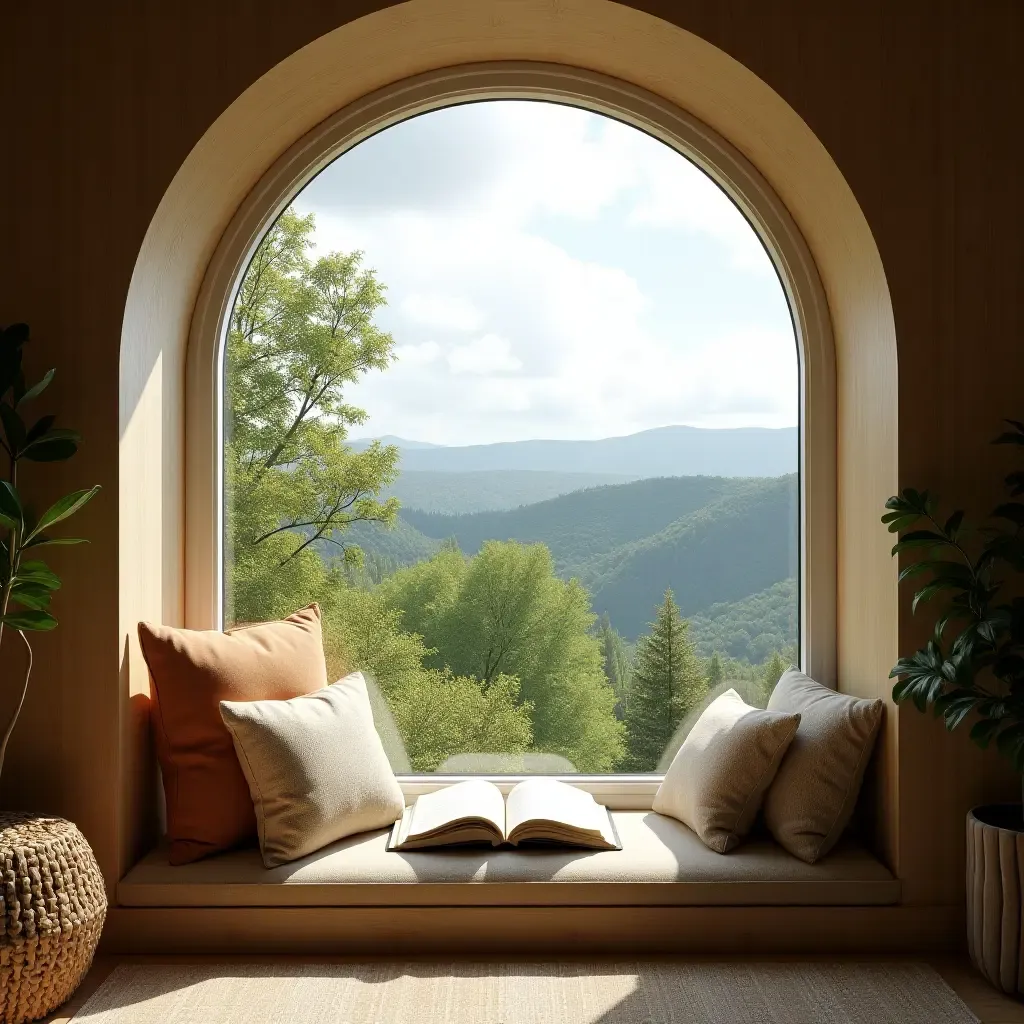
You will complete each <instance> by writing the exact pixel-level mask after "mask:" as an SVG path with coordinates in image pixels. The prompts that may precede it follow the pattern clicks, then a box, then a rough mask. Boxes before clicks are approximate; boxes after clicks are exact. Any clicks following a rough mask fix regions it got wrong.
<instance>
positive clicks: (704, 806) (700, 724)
mask: <svg viewBox="0 0 1024 1024" xmlns="http://www.w3.org/2000/svg"><path fill="white" fill-rule="evenodd" d="M799 723H800V716H799V714H779V713H777V712H774V711H762V710H761V709H760V708H754V707H751V706H750V705H749V704H746V703H744V701H743V699H742V698H741V697H740V695H739V694H738V693H737V692H736V691H735V690H726V691H725V693H723V694H722V695H721V696H720V697H716V698H715V699H714V700H713V701H712V702H711V703H710V704H709V705H708V706H707V707H706V708H705V709H704V713H703V714H702V715H701V716H700V718H698V719H697V722H696V724H695V725H694V727H693V728H692V729H691V730H690V733H689V735H688V736H687V737H686V739H685V740H683V744H682V746H681V747H680V748H679V750H678V752H677V753H676V756H675V757H674V758H673V760H672V763H671V764H670V765H669V768H668V771H667V772H666V773H665V778H664V781H663V782H662V783H661V785H660V786H659V787H658V792H657V793H656V794H655V796H654V803H653V805H652V806H653V808H654V810H656V811H657V812H658V813H659V814H667V815H669V816H671V817H673V818H677V819H678V820H679V821H681V822H682V823H683V824H684V825H689V826H690V828H692V829H693V831H694V832H696V833H697V835H698V836H699V837H700V839H701V840H702V841H703V843H704V845H705V846H707V847H708V849H710V850H714V851H715V852H717V853H728V852H729V851H730V850H731V849H733V848H734V847H736V846H737V845H739V843H740V842H741V841H742V840H743V838H744V837H745V836H746V835H747V833H748V832H749V831H750V829H751V826H752V825H753V824H754V818H756V817H757V812H758V810H759V809H760V807H761V799H762V797H763V796H764V792H765V790H766V789H767V788H768V785H769V784H770V783H771V781H772V779H773V778H774V777H775V771H776V769H777V768H778V766H779V762H780V761H781V760H782V756H783V754H785V752H786V748H787V747H788V746H789V744H790V742H791V741H792V739H793V736H794V735H795V733H796V729H797V725H799Z"/></svg>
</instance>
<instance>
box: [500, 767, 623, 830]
mask: <svg viewBox="0 0 1024 1024" xmlns="http://www.w3.org/2000/svg"><path fill="white" fill-rule="evenodd" d="M538 820H539V821H552V822H555V823H558V824H565V825H568V826H570V828H572V829H575V830H579V831H581V832H587V833H590V834H592V835H598V836H603V835H604V834H605V832H606V831H607V829H608V811H607V809H606V808H604V807H602V806H601V805H600V804H599V803H597V801H596V800H595V799H594V798H593V797H592V796H591V795H590V794H589V793H584V792H583V790H582V789H577V788H576V787H575V786H570V785H567V784H566V783H564V782H558V781H557V780H555V779H527V780H526V781H525V782H520V783H519V785H518V786H515V787H514V788H513V789H512V792H511V793H509V795H508V801H507V804H506V808H505V822H506V824H505V835H506V836H509V835H511V833H512V831H513V830H514V829H516V828H518V827H519V826H521V825H524V824H526V823H527V822H529V821H538ZM559 831H561V830H559Z"/></svg>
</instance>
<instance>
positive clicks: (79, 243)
mask: <svg viewBox="0 0 1024 1024" xmlns="http://www.w3.org/2000/svg"><path fill="white" fill-rule="evenodd" d="M483 2H485V0H481V3H483ZM489 2H493V5H494V8H495V17H500V11H501V6H502V0H489ZM384 6H387V5H385V4H383V3H380V2H379V0H378V2H376V3H375V2H373V0H364V2H346V0H334V2H331V0H323V2H321V3H317V4H284V3H281V2H280V0H218V2H216V3H210V2H207V0H179V2H177V3H174V4H161V3H138V2H135V0H132V2H127V0H126V2H118V0H103V2H100V3H95V4H80V3H74V2H72V0H64V2H57V3H50V4H42V3H36V4H28V3H12V4H8V5H4V6H3V8H2V11H0V36H2V37H3V38H5V39H7V40H10V41H12V42H13V45H12V46H9V47H7V48H6V52H5V75H4V84H3V86H2V90H3V91H2V93H0V124H2V125H3V126H4V151H5V152H4V157H3V159H0V232H2V234H0V323H5V322H9V321H12V320H27V321H29V322H30V323H31V324H32V327H33V332H34V336H35V342H34V346H33V348H34V351H33V353H32V356H31V360H30V362H31V364H32V365H33V366H34V367H37V368H39V369H40V370H41V369H45V368H46V367H47V366H49V365H51V364H56V365H57V366H58V369H59V372H58V378H57V382H56V383H55V385H54V387H53V391H52V399H53V402H54V407H55V408H56V409H57V410H58V411H59V412H60V416H61V420H62V421H63V422H64V423H65V424H66V425H74V426H78V427H80V428H81V429H82V430H83V433H84V435H85V443H84V445H83V449H82V453H81V455H80V456H79V457H78V458H77V459H76V460H74V461H73V462H71V463H69V464H66V465H62V466H60V467H58V468H56V469H54V470H53V471H50V472H43V471H42V470H38V469H37V470H36V471H35V472H34V473H33V474H32V476H31V477H30V478H29V484H28V485H29V486H33V484H32V480H33V478H36V477H37V478H38V479H39V495H40V500H41V501H42V500H45V499H46V498H47V497H50V496H52V495H53V494H55V493H56V492H57V490H58V489H60V488H70V487H72V486H83V485H86V484H90V483H93V482H99V483H102V484H103V485H104V489H105V490H104V493H103V495H102V496H101V498H100V499H98V500H97V501H95V502H94V503H93V504H92V505H91V506H90V507H89V508H88V509H87V510H86V511H85V512H84V513H83V514H82V516H81V520H80V523H79V528H80V530H81V531H82V532H83V533H84V534H85V535H86V536H89V537H90V538H92V541H93V543H92V544H91V545H90V546H89V547H88V548H78V549H71V550H69V551H68V552H67V553H64V552H61V551H60V550H59V549H55V551H57V552H58V553H57V554H55V555H54V556H53V564H54V566H55V567H56V568H58V569H59V570H61V571H66V575H65V588H64V590H63V591H62V592H61V594H60V596H59V598H58V602H57V614H58V617H60V618H61V620H62V621H61V626H60V629H59V631H58V632H57V633H56V634H54V635H52V636H48V637H42V638H40V640H39V642H38V645H37V652H38V658H37V667H36V681H35V686H34V688H33V690H32V693H31V695H30V698H29V701H28V704H27V706H26V711H25V715H24V718H23V720H22V723H21V726H20V728H19V730H18V732H17V733H16V737H15V741H14V744H13V750H12V753H11V755H10V762H9V767H8V769H7V771H6V772H5V776H4V778H3V780H2V784H0V806H19V807H28V808H45V809H49V810H52V811H54V812H57V813H63V814H66V815H68V816H70V817H73V818H74V819H75V820H77V821H78V822H79V823H80V825H81V826H82V828H83V829H84V831H85V833H86V835H87V836H88V838H89V839H90V841H91V842H92V843H93V845H94V847H95V848H96V850H97V853H98V855H99V857H100V859H101V863H102V864H103V866H104V868H105V870H106V872H107V874H108V877H111V876H113V875H114V874H116V873H117V871H118V869H119V866H120V865H121V864H122V863H123V862H124V851H123V850H122V848H121V842H122V840H121V837H122V836H123V835H124V834H125V831H126V827H125V820H126V818H127V817H130V816H132V815H133V814H134V811H133V809H132V802H133V801H138V803H139V806H145V805H148V804H149V802H150V794H149V790H148V788H147V787H148V780H145V779H141V778H140V779H137V780H136V782H137V785H136V787H135V789H134V791H133V792H132V793H131V794H129V796H128V800H127V802H125V801H124V800H122V798H121V796H119V795H118V794H119V793H120V782H119V773H120V771H121V768H122V765H121V762H120V758H121V757H122V756H123V755H122V754H121V753H120V752H119V747H120V744H121V740H122V737H123V736H125V735H129V734H132V730H131V729H130V724H131V723H130V719H131V717H132V716H133V715H136V714H138V715H144V713H145V703H146V702H145V697H144V694H141V693H140V694H137V695H136V698H135V699H134V700H133V701H132V702H129V700H128V699H127V698H128V690H127V688H128V681H127V679H128V674H127V671H126V670H125V669H124V667H123V665H124V660H125V657H126V655H125V649H126V636H125V634H124V633H122V632H121V628H120V626H119V609H118V600H119V594H118V584H117V580H118V559H119V557H120V556H119V548H118V530H119V522H118V517H119V511H118V501H117V493H118V485H119V482H120V481H119V465H118V457H119V456H118V445H119V417H118V400H119V395H118V391H119V387H118V381H119V358H120V353H119V343H120V337H121V326H122V318H123V316H124V310H125V302H126V297H127V294H128V288H129V283H130V281H131V278H132V272H133V268H134V266H135V262H136V259H137V257H138V255H139V250H140V247H141V245H142V241H143V237H144V235H145V233H146V230H147V227H148V225H149V223H150V221H151V220H152V218H153V215H154V212H155V211H156V208H157V205H158V203H159V202H160V200H161V197H162V196H163V195H164V193H165V191H166V190H167V188H168V186H169V184H170V182H171V180H172V178H173V177H174V175H175V173H176V171H177V170H178V168H179V167H180V166H181V164H182V163H183V161H184V160H185V159H186V157H187V156H188V154H189V152H190V150H191V149H192V147H193V146H195V144H196V143H197V142H198V141H199V139H200V138H201V137H202V136H203V134H204V133H205V132H206V131H207V129H208V128H209V127H210V125H211V124H212V123H213V122H214V120H215V119H216V118H217V117H218V116H219V115H220V114H221V113H222V112H223V111H224V110H225V108H227V107H228V106H229V105H230V104H231V103H232V101H234V100H235V99H236V98H237V97H238V96H239V95H240V94H241V93H242V92H243V91H244V90H245V89H246V88H248V87H249V86H250V85H251V84H252V83H253V82H254V81H255V80H256V79H257V78H259V77H260V76H261V75H263V74H264V73H266V72H267V71H268V70H269V69H270V68H271V67H273V66H274V65H275V64H277V63H279V62H280V61H282V60H283V59H285V58H286V57H287V56H288V55H289V54H290V53H292V52H293V51H295V50H297V49H299V48H300V47H302V46H304V45H306V44H307V43H309V42H310V41H312V40H314V39H316V38H317V37H318V36H321V35H323V34H325V33H327V32H329V31H331V30H332V29H335V28H337V27H338V26H339V25H341V24H343V23H345V22H346V21H349V20H351V19H353V18H356V17H359V16H361V15H363V14H365V13H369V12H370V11H373V10H376V9H378V8H382V7H384ZM630 6H633V7H635V8H637V9H640V10H644V11H647V12H649V13H651V14H654V15H657V16H659V17H661V18H664V19H666V20H668V21H671V22H673V23H674V24H676V25H678V26H680V27H682V28H684V29H687V30H688V31H690V32H693V33H695V34H696V35H699V36H701V37H703V38H704V39H706V40H708V41H709V42H711V43H712V44H714V45H715V46H717V47H720V48H721V49H722V50H724V51H726V52H727V53H728V54H730V55H731V56H732V57H734V58H735V59H736V60H738V61H740V62H741V63H742V64H744V65H745V66H746V67H747V68H749V69H750V70H751V71H753V72H754V73H755V74H756V75H758V76H759V77H760V78H761V79H763V80H764V81H765V82H766V83H767V84H768V85H769V86H771V88H773V89H774V90H775V91H776V92H778V93H779V94H780V95H781V96H782V97H783V98H784V99H785V100H786V101H787V102H788V103H789V104H790V105H791V106H792V107H793V108H794V109H795V110H796V111H797V113H799V115H800V116H801V117H802V118H803V119H804V120H805V121H806V122H807V124H808V125H809V126H810V128H811V129H812V130H813V131H814V132H815V134H816V135H817V137H818V138H819V139H820V140H821V142H822V143H823V145H824V146H825V147H826V149H827V150H828V151H829V153H830V154H831V156H832V158H833V159H834V160H835V162H836V163H837V165H838V167H839V169H840V170H841V172H842V173H843V175H844V176H845V178H846V180H847V182H848V183H849V185H850V187H851V189H852V190H853V192H854V194H855V196H856V198H857V200H858V201H859V203H860V205H861V207H862V209H863V211H864V214H865V215H866V217H867V220H868V223H869V225H870V227H871V230H872V232H873V233H874V236H875V239H876V242H877V245H878V248H879V250H880V253H881V257H882V261H883V264H884V268H885V272H886V276H887V279H888V284H889V288H890V292H891V297H892V305H893V311H894V316H895V324H896V333H897V339H898V358H899V410H900V412H899V436H898V458H899V477H900V480H901V482H902V483H904V484H912V485H925V486H929V487H932V488H933V489H935V490H937V491H939V492H940V493H942V494H944V495H946V496H947V497H948V498H949V499H950V501H954V502H956V503H957V504H967V505H969V506H971V507H973V508H976V509H978V508H987V507H989V506H990V505H991V504H992V503H993V501H994V500H995V498H996V497H997V495H998V491H999V477H1000V475H1001V474H1002V472H1004V471H1005V469H1006V468H1007V464H1008V459H1007V453H1006V452H1004V451H1002V450H1000V449H991V448H989V447H988V446H987V441H988V440H989V439H990V438H991V437H992V436H993V435H994V434H995V433H996V432H997V430H998V429H999V426H1000V417H1002V416H1015V417H1020V416H1021V415H1022V414H1024V408H1022V404H1024V399H1022V395H1021V387H1020V381H1021V379H1022V372H1021V371H1022V369H1024V345H1022V343H1021V342H1022V338H1024V331H1022V327H1024V323H1022V321H1024V303H1022V302H1021V300H1020V298H1019V291H1020V282H1021V281H1022V280H1024V204H1022V201H1021V198H1020V195H1019V192H1018V188H1017V185H1018V181H1019V178H1020V171H1019V168H1020V166H1021V161H1022V157H1024V139H1022V137H1021V133H1020V132H1019V130H1018V128H1019V124H1020V121H1021V114H1022V112H1024V5H1021V4H1019V3H1018V2H1016V0H980V2H978V0H900V2H899V3H893V2H888V0H874V2H865V0H831V2H829V3H821V2H820V0H730V2H728V3H721V2H720V0H661V2H655V0H645V2H641V0H633V2H632V3H631V5H630ZM151 315H152V316H154V317H159V316H160V315H161V310H159V309H155V310H152V312H151ZM157 371H159V372H157ZM177 372H179V368H172V367H158V368H155V369H154V371H153V373H152V379H151V380H149V381H148V383H147V385H146V386H147V388H156V389H159V388H160V387H161V386H165V385H162V381H161V378H160V374H161V373H177ZM865 400H866V401H870V396H866V398H865ZM167 429H168V430H172V431H173V430H175V429H177V428H176V426H175V425H174V421H173V420H172V421H171V423H169V424H168V425H167ZM153 443H154V445H159V444H161V443H166V439H162V438H161V437H159V436H157V437H154V438H153ZM842 443H844V444H854V443H856V438H852V437H845V438H844V439H843V441H842ZM170 493H171V494H172V495H177V497H175V498H172V503H176V502H179V501H180V500H181V498H180V494H178V493H177V491H176V490H174V489H173V488H172V489H171V492H170ZM142 497H143V496H141V495H140V504H139V510H140V511H139V514H140V515H145V516H146V517H147V518H149V517H154V516H155V517H159V516H166V517H169V518H171V519H176V518H179V517H180V514H181V509H180V507H177V505H176V504H175V507H171V508H159V507H158V508H155V509H153V508H147V507H146V506H145V505H144V503H143V501H142ZM120 514H122V515H124V514H125V510H124V509H122V510H121V513H120ZM158 525H159V524H156V526H158ZM155 528H156V527H155ZM177 558H178V554H177V552H173V551H172V552H170V553H169V558H168V561H169V563H171V564H172V565H173V563H174V562H175V560H176V559H177ZM123 568H124V567H123V566H122V569H123ZM130 570H131V571H132V572H133V573H135V574H138V575H140V576H145V575H146V574H147V573H151V572H160V571H161V569H160V567H155V566H150V565H146V564H138V565H133V566H131V567H130ZM164 571H165V572H166V571H167V570H166V569H165V570H164ZM172 575H173V573H172ZM167 586H168V588H169V590H168V592H169V593H170V592H171V591H173V592H175V593H177V590H176V587H177V583H176V581H175V580H169V582H168V584H167ZM139 614H152V612H151V611H147V610H145V609H143V610H140V613H139ZM179 614H180V612H179ZM165 615H166V616H167V617H169V618H173V617H174V614H173V611H172V612H170V613H168V612H166V611H165ZM899 637H900V646H901V648H902V649H908V648H910V647H911V646H912V645H913V644H916V643H917V642H918V641H919V640H920V638H921V629H920V626H919V625H918V624H917V623H915V622H914V621H913V620H912V619H911V618H910V616H909V611H908V610H904V611H903V612H901V619H900V622H899ZM115 645H116V648H117V650H116V659H117V660H116V661H115ZM11 661H12V662H13V656H12V659H11ZM2 667H3V668H4V670H5V672H6V670H7V668H8V662H7V660H6V659H5V660H4V662H3V665H2ZM12 667H13V666H12ZM5 696H6V695H5V693H4V692H3V691H2V689H0V713H2V712H4V711H6V705H5V703H4V702H5ZM899 764H900V774H901V779H900V781H901V790H900V793H901V796H900V800H899V806H898V814H899V820H900V825H901V829H902V831H903V833H904V834H905V836H909V837H912V840H911V841H908V842H906V843H905V844H904V845H903V849H902V856H901V863H900V865H899V868H900V873H901V875H902V876H903V877H904V878H905V880H906V886H905V892H906V894H907V898H908V900H910V901H911V902H918V903H937V904H942V903H956V902H958V901H959V899H960V898H961V894H962V882H961V879H962V867H963V845H964V840H963V815H964V813H965V811H966V809H967V808H968V807H969V806H970V805H971V804H973V803H977V802H979V801H980V800H982V799H988V798H992V797H996V796H1001V795H1003V794H1004V793H1005V792H1007V786H1008V780H1007V777H1006V774H1005V773H1004V772H1003V771H1002V770H1001V768H1000V767H999V766H998V765H997V764H996V762H995V761H994V759H992V758H985V757H981V756H979V755H978V754H977V753H976V752H975V751H974V750H972V749H970V748H969V747H968V745H967V742H966V738H965V737H963V736H953V737H947V736H945V735H944V734H943V733H942V731H941V729H940V728H939V727H937V726H936V725H935V723H933V722H931V721H928V720H925V719H923V718H921V717H919V716H917V715H914V714H908V713H903V714H901V715H900V717H899ZM1010 791H1012V786H1011V790H1010Z"/></svg>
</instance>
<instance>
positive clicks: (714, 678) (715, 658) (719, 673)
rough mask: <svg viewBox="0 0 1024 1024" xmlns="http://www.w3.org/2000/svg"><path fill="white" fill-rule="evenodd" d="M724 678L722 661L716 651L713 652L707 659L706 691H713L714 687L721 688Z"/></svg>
mask: <svg viewBox="0 0 1024 1024" xmlns="http://www.w3.org/2000/svg"><path fill="white" fill-rule="evenodd" d="M724 678H725V673H724V671H723V670H722V659H721V658H720V657H719V655H718V651H715V652H714V654H712V655H711V657H710V658H709V659H708V689H709V690H714V689H715V687H716V686H721V685H722V680H723V679H724Z"/></svg>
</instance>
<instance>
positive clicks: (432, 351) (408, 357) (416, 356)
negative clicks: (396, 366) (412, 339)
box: [394, 341, 441, 366]
mask: <svg viewBox="0 0 1024 1024" xmlns="http://www.w3.org/2000/svg"><path fill="white" fill-rule="evenodd" d="M394 351H395V359H396V361H398V362H400V363H404V364H405V365H406V366H426V365H427V364H428V363H432V362H433V361H434V360H435V359H437V357H438V356H439V355H440V354H441V346H440V345H438V343H437V342H436V341H423V342H420V344H418V345H396V346H395V350H394Z"/></svg>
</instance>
